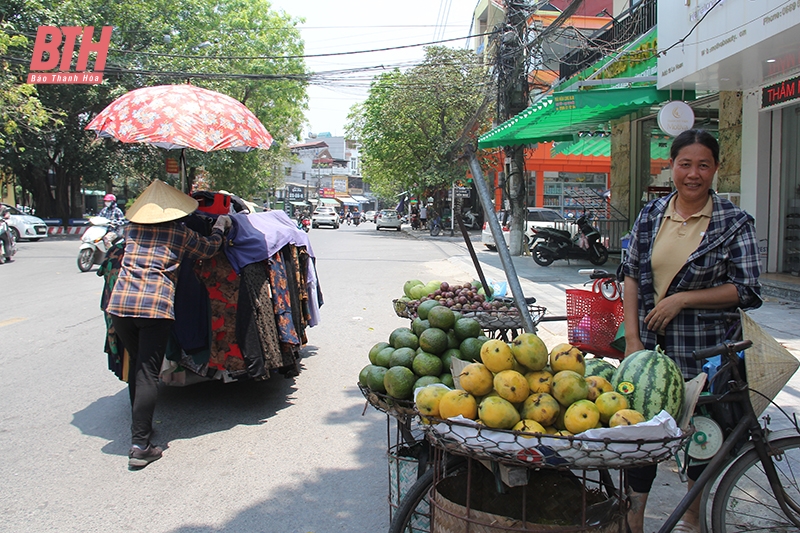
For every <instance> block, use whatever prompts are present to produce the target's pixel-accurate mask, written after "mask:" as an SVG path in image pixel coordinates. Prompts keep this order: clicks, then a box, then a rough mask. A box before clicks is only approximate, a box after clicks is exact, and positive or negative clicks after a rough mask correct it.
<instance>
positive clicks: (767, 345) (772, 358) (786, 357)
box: [739, 310, 800, 416]
mask: <svg viewBox="0 0 800 533" xmlns="http://www.w3.org/2000/svg"><path fill="white" fill-rule="evenodd" d="M739 315H740V316H741V320H742V339H745V340H751V341H753V346H752V347H750V348H748V349H747V351H746V352H745V356H744V364H745V369H746V371H747V382H748V384H749V385H750V389H752V390H751V392H750V403H751V404H753V410H754V411H755V412H756V416H758V415H760V414H761V413H763V412H764V409H766V408H767V406H768V405H769V400H767V398H769V399H770V400H771V399H773V398H775V396H777V395H778V393H779V392H780V391H781V389H783V387H784V385H786V384H787V383H788V382H789V379H790V378H791V377H792V375H793V374H794V373H795V371H796V370H797V367H798V366H800V361H798V360H797V357H795V356H794V355H792V354H791V353H790V352H789V350H787V349H786V348H784V347H783V346H781V345H780V344H779V343H778V341H776V340H775V339H774V338H773V337H772V336H771V335H770V334H768V333H766V332H765V331H764V330H763V329H761V327H760V326H759V325H758V324H756V323H755V321H754V320H753V319H752V318H750V317H749V316H747V314H746V313H745V312H744V311H742V310H739ZM752 391H758V392H760V393H761V394H763V395H764V396H766V397H767V398H764V397H763V396H761V395H760V394H756V393H755V392H752Z"/></svg>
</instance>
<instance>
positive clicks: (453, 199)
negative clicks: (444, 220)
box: [450, 181, 456, 237]
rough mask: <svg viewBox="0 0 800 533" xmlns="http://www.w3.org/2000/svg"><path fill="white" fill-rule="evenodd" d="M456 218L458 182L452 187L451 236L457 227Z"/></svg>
mask: <svg viewBox="0 0 800 533" xmlns="http://www.w3.org/2000/svg"><path fill="white" fill-rule="evenodd" d="M455 220H456V182H455V181H453V185H451V187H450V236H451V237H452V236H453V229H454V228H455V225H454V224H455Z"/></svg>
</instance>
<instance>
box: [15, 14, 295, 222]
mask: <svg viewBox="0 0 800 533" xmlns="http://www.w3.org/2000/svg"><path fill="white" fill-rule="evenodd" d="M0 20H14V22H15V25H16V29H17V31H19V32H20V33H22V34H28V35H33V34H35V33H36V29H37V27H38V26H40V25H45V24H47V25H54V26H67V25H73V26H88V25H94V26H95V27H96V28H97V27H101V26H108V25H111V26H114V33H113V34H112V42H111V47H110V50H109V55H108V61H107V64H106V70H105V76H104V82H103V83H102V84H100V85H40V86H38V87H36V89H37V90H38V94H39V99H40V100H41V102H42V104H43V106H44V108H45V109H52V110H54V111H56V112H59V113H61V114H63V116H64V119H63V124H62V125H61V127H59V128H57V129H55V130H53V131H52V132H49V133H48V134H47V135H40V134H35V133H33V132H30V131H27V130H26V129H25V128H20V129H18V131H16V132H15V134H14V135H15V143H14V146H15V147H16V148H14V149H9V148H8V147H6V149H0V166H2V167H3V168H5V169H6V170H9V171H11V173H13V174H14V176H15V177H16V178H17V180H18V181H19V183H20V185H21V186H22V187H23V188H24V189H25V190H27V191H30V192H31V193H32V194H33V197H34V201H35V203H36V207H37V209H38V212H39V213H41V214H43V215H45V216H58V217H60V218H69V217H76V216H80V215H81V199H80V191H81V188H104V189H106V190H111V189H112V186H116V187H117V188H116V189H114V192H117V193H119V192H120V189H119V188H121V187H126V188H127V187H130V191H128V192H129V194H130V195H135V194H136V193H137V192H138V191H139V190H140V189H141V188H142V187H143V186H144V185H146V183H148V182H149V181H150V180H151V179H152V177H153V176H160V177H163V176H164V159H165V158H166V157H167V156H168V155H169V156H170V157H176V156H175V154H168V152H166V151H164V150H160V149H157V148H154V147H150V146H145V145H123V144H122V143H119V142H116V141H113V140H103V141H97V140H96V139H95V135H94V133H92V132H87V131H85V129H84V128H85V126H86V124H88V122H89V121H90V120H91V119H92V118H93V117H94V116H95V115H96V114H97V113H98V112H100V111H101V110H102V109H104V108H105V107H106V106H107V105H108V104H109V103H111V102H112V101H113V100H114V99H115V98H117V97H119V96H121V95H123V94H125V93H126V92H128V91H130V90H132V89H135V88H139V87H143V86H148V85H159V84H169V83H185V82H187V81H189V82H191V83H193V84H195V85H198V86H202V87H206V88H209V89H212V90H216V91H219V92H222V93H225V94H228V95H230V96H232V97H233V98H236V99H238V100H240V101H241V102H243V103H244V104H245V105H246V106H247V107H248V108H249V109H250V110H252V111H253V112H254V113H255V114H256V116H257V117H258V118H259V119H260V120H261V121H262V123H264V125H265V126H266V127H267V129H268V130H269V131H270V133H271V134H272V136H273V137H274V139H275V143H274V144H273V147H272V148H271V149H270V150H269V151H268V152H265V153H259V152H261V151H258V152H251V153H247V154H242V153H228V152H216V153H209V154H203V153H201V152H196V151H192V150H187V161H188V164H189V166H190V167H199V166H203V167H205V168H206V170H207V171H208V174H209V178H210V181H211V183H212V185H213V186H214V187H216V188H226V189H229V190H232V191H233V192H236V193H238V194H240V195H242V196H246V195H248V194H252V193H253V192H255V191H258V190H261V189H263V188H265V187H267V186H269V180H270V178H271V176H272V174H273V173H272V172H268V171H265V169H266V168H272V167H274V166H275V165H274V161H276V160H279V159H281V158H282V157H283V154H282V152H287V149H286V148H285V147H286V146H287V145H288V144H289V143H288V142H287V139H289V138H292V137H295V136H297V135H298V134H299V131H300V126H301V124H302V120H303V109H304V106H305V102H306V96H305V79H306V74H305V65H304V62H303V60H302V54H303V43H302V40H301V39H300V34H299V31H298V30H297V28H296V24H297V21H296V20H294V19H292V18H291V17H289V16H288V15H285V14H278V13H276V12H274V11H271V10H270V5H269V3H268V2H267V1H266V0H252V1H246V0H233V1H229V2H224V3H222V4H220V3H218V2H214V1H211V0H188V1H182V2H173V3H164V2H161V1H157V0H143V1H140V2H107V1H105V0H84V1H81V2H73V1H70V0H67V1H62V2H56V1H54V0H42V1H40V2H36V1H33V0H11V2H10V3H8V4H4V5H3V6H1V7H0ZM31 46H32V43H29V47H28V50H27V51H26V53H24V54H18V57H20V58H26V60H27V61H30V57H31ZM76 54H77V52H76ZM261 57H268V58H267V59H254V58H261ZM23 76H24V72H18V73H17V79H16V86H19V87H22V85H24V82H25V80H24V77H23ZM193 170H194V169H193V168H190V171H193Z"/></svg>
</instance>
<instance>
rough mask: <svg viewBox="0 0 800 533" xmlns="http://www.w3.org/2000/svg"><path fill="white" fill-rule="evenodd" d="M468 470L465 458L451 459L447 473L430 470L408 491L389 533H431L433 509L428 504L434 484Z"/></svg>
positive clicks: (446, 467)
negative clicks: (443, 478)
mask: <svg viewBox="0 0 800 533" xmlns="http://www.w3.org/2000/svg"><path fill="white" fill-rule="evenodd" d="M465 468H467V459H466V458H464V457H459V456H455V457H450V458H449V459H448V460H447V463H446V466H445V472H444V473H443V474H442V473H439V475H438V476H437V475H436V474H437V472H436V470H435V469H433V468H430V469H428V470H427V471H426V472H425V473H424V474H422V475H421V476H420V477H419V479H418V480H417V481H416V483H414V485H412V487H411V488H410V489H409V490H408V492H407V493H406V495H405V496H404V497H403V500H402V501H401V502H400V506H399V507H398V508H397V511H395V515H394V517H393V518H392V523H391V525H390V526H389V533H429V532H430V531H431V529H432V528H431V526H432V524H431V507H430V504H429V503H428V494H430V491H431V488H433V483H434V482H435V481H436V480H439V479H441V478H442V477H444V476H453V475H456V474H458V473H460V472H462V471H463V470H464V469H465Z"/></svg>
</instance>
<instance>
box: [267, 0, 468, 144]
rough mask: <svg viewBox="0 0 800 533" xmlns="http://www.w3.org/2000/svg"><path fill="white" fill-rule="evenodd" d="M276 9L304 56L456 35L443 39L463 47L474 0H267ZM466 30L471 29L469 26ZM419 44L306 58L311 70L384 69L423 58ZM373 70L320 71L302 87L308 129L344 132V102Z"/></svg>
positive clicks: (358, 94) (360, 96) (363, 87)
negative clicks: (296, 31) (290, 20)
mask: <svg viewBox="0 0 800 533" xmlns="http://www.w3.org/2000/svg"><path fill="white" fill-rule="evenodd" d="M271 3H272V7H273V9H274V10H276V11H284V12H286V13H287V14H289V15H291V16H292V17H294V18H303V19H305V22H304V23H302V24H299V25H298V27H299V28H300V31H301V36H302V38H303V40H304V41H305V53H306V56H309V55H315V54H330V53H340V54H341V53H348V52H360V51H364V50H376V49H381V48H392V47H399V46H408V45H416V44H420V43H429V42H433V41H439V40H443V39H457V40H454V41H452V42H448V43H443V44H444V45H446V46H451V47H457V48H463V47H465V46H466V44H467V39H466V36H467V35H469V34H470V26H471V22H472V13H473V10H474V9H475V6H476V5H477V0H405V1H402V2H398V1H392V2H389V1H386V0H272V2H271ZM472 33H476V32H475V31H473V32H472ZM424 55H425V52H424V49H423V47H421V46H418V47H412V48H404V49H400V50H389V51H375V52H370V53H363V54H347V55H341V56H332V57H322V58H307V59H306V66H307V68H308V70H310V71H313V72H329V71H338V70H343V69H354V68H364V67H378V66H383V67H384V68H386V69H387V70H391V69H392V68H394V67H400V68H401V69H403V68H406V67H408V66H412V65H413V64H414V63H415V62H419V61H420V60H421V59H423V58H424ZM374 75H375V72H374V71H370V72H369V73H366V74H360V75H358V76H354V75H352V74H350V75H349V76H347V79H344V78H340V77H335V78H334V77H333V76H326V81H325V82H323V83H322V84H320V85H310V86H309V87H308V96H309V109H308V110H307V111H306V119H307V121H308V123H309V124H308V126H307V127H306V128H305V129H304V132H303V134H304V137H305V136H308V134H309V133H315V134H318V133H323V132H329V133H330V134H331V135H334V136H342V135H344V134H345V124H346V122H347V114H348V112H349V110H350V107H351V106H352V105H353V104H355V103H358V102H362V101H364V100H365V99H366V97H367V90H368V88H369V81H370V78H371V76H374Z"/></svg>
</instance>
